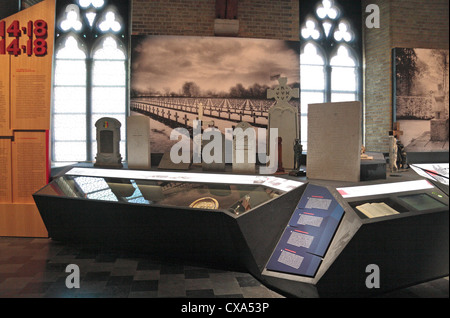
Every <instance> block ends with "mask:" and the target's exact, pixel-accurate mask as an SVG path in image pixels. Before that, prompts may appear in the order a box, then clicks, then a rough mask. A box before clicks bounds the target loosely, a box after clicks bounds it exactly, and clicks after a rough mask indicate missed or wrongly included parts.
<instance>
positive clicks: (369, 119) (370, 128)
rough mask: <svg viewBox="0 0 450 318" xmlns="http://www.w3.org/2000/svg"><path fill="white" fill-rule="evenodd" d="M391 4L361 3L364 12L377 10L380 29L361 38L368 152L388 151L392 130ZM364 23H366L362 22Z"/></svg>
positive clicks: (373, 0)
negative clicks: (370, 8) (374, 7)
mask: <svg viewBox="0 0 450 318" xmlns="http://www.w3.org/2000/svg"><path fill="white" fill-rule="evenodd" d="M389 1H390V0H364V1H363V3H362V4H363V10H362V12H363V13H364V14H363V15H364V19H365V17H366V14H365V8H366V6H367V5H369V4H376V5H378V7H379V8H380V28H378V29H377V28H373V29H367V28H366V27H365V24H363V25H364V26H363V34H364V59H365V61H364V81H365V83H364V99H365V100H364V104H365V118H364V119H365V146H366V148H367V150H368V151H382V152H387V151H389V144H388V141H389V138H388V134H389V130H391V127H392V106H391V105H392V76H391V74H392V67H391V41H390V33H391V26H390V10H389V8H390V5H389ZM364 22H365V20H364Z"/></svg>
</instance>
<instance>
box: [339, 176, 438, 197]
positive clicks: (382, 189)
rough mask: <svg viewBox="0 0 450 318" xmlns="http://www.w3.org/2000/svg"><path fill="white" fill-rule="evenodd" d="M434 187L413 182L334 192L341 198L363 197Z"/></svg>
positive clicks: (352, 188) (368, 186)
mask: <svg viewBox="0 0 450 318" xmlns="http://www.w3.org/2000/svg"><path fill="white" fill-rule="evenodd" d="M433 188H434V186H433V185H432V184H431V183H430V182H428V181H427V180H414V181H403V182H392V183H381V184H373V185H365V186H355V187H344V188H337V189H336V190H337V191H338V192H339V194H340V195H342V197H343V198H354V197H363V196H371V195H379V194H389V193H399V192H406V191H415V190H426V189H433Z"/></svg>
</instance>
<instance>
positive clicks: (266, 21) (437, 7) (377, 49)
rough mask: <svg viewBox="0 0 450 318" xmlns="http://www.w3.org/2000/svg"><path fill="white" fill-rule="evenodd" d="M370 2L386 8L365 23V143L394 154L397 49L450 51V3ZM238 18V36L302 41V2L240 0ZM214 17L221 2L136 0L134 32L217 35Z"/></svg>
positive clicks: (366, 1)
mask: <svg viewBox="0 0 450 318" xmlns="http://www.w3.org/2000/svg"><path fill="white" fill-rule="evenodd" d="M369 4H377V5H378V6H379V8H380V28H379V29H367V28H365V27H363V37H364V75H365V79H364V80H365V83H364V91H365V94H364V105H365V118H364V120H365V144H366V148H367V150H369V151H382V152H388V150H389V146H388V134H389V130H391V128H392V56H391V55H392V49H393V48H394V47H420V48H445V49H448V43H449V42H448V41H449V40H448V37H449V24H448V19H449V16H448V7H449V2H448V0H432V1H428V0H362V12H363V13H364V12H365V8H366V6H367V5H369ZM365 14H366V13H365ZM365 14H364V16H363V17H362V19H363V23H364V20H365ZM238 18H239V32H238V35H237V36H238V37H251V38H270V39H283V40H293V41H298V40H299V1H298V0H239V4H238ZM214 20H215V0H159V1H158V0H151V1H150V0H133V4H132V32H133V34H149V35H196V36H214ZM363 25H364V24H363Z"/></svg>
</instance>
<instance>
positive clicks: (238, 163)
mask: <svg viewBox="0 0 450 318" xmlns="http://www.w3.org/2000/svg"><path fill="white" fill-rule="evenodd" d="M255 163H256V133H255V130H254V128H253V127H252V126H251V125H250V124H249V123H247V122H240V123H238V124H237V125H236V127H235V129H234V132H233V166H232V168H233V172H236V173H252V174H253V173H255Z"/></svg>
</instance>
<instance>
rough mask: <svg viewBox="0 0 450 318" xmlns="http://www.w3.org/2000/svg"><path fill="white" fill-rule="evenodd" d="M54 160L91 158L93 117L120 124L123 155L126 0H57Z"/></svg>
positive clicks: (90, 159)
mask: <svg viewBox="0 0 450 318" xmlns="http://www.w3.org/2000/svg"><path fill="white" fill-rule="evenodd" d="M56 14H57V16H56V25H55V29H56V30H55V35H56V36H55V39H56V40H55V42H56V45H55V70H54V86H53V96H54V97H53V111H52V161H53V162H64V161H72V162H73V161H75V162H77V161H78V162H79V161H93V160H94V157H95V154H96V151H97V145H96V131H95V126H94V125H95V122H96V121H97V120H98V119H99V118H101V117H113V118H116V119H118V120H119V121H120V122H121V123H122V127H121V129H122V131H121V136H122V141H121V145H120V148H121V149H120V151H121V154H122V156H123V157H125V154H126V151H125V149H126V148H125V141H124V140H125V138H124V137H125V131H126V116H127V93H126V92H127V80H126V79H127V60H128V59H127V51H128V49H127V41H128V22H127V21H128V1H123V0H109V1H105V0H72V1H70V0H63V1H58V2H57V7H56Z"/></svg>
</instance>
